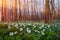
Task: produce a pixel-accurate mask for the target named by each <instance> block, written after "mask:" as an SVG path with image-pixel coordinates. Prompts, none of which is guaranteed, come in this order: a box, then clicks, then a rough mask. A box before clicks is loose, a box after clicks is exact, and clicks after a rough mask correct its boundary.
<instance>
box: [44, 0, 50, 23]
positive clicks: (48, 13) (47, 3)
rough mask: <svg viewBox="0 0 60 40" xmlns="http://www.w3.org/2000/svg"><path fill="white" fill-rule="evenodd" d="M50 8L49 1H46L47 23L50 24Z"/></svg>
mask: <svg viewBox="0 0 60 40" xmlns="http://www.w3.org/2000/svg"><path fill="white" fill-rule="evenodd" d="M49 17H50V8H49V0H46V8H45V23H50V18H49Z"/></svg>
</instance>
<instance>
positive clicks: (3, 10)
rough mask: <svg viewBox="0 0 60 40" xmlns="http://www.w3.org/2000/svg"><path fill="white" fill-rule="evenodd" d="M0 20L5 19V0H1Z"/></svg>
mask: <svg viewBox="0 0 60 40" xmlns="http://www.w3.org/2000/svg"><path fill="white" fill-rule="evenodd" d="M2 21H6V0H2Z"/></svg>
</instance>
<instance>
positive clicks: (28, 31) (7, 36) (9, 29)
mask: <svg viewBox="0 0 60 40" xmlns="http://www.w3.org/2000/svg"><path fill="white" fill-rule="evenodd" d="M0 40H60V24H19V23H15V24H13V25H12V24H3V23H2V24H0Z"/></svg>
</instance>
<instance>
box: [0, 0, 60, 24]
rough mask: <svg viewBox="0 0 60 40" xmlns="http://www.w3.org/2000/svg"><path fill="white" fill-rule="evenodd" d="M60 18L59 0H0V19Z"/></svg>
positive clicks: (50, 19)
mask: <svg viewBox="0 0 60 40" xmlns="http://www.w3.org/2000/svg"><path fill="white" fill-rule="evenodd" d="M59 19H60V0H41V1H39V0H13V1H12V0H0V21H8V22H9V21H40V20H44V21H45V22H46V23H49V22H52V21H53V20H59Z"/></svg>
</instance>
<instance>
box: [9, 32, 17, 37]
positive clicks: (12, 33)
mask: <svg viewBox="0 0 60 40" xmlns="http://www.w3.org/2000/svg"><path fill="white" fill-rule="evenodd" d="M14 34H17V31H15V32H10V33H9V35H10V36H13V35H14Z"/></svg>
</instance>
